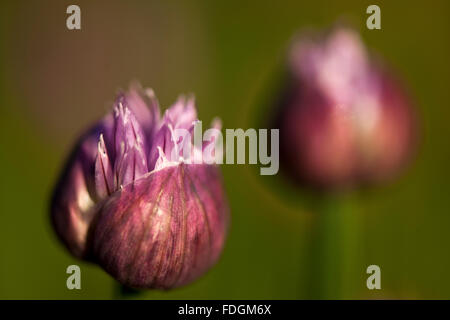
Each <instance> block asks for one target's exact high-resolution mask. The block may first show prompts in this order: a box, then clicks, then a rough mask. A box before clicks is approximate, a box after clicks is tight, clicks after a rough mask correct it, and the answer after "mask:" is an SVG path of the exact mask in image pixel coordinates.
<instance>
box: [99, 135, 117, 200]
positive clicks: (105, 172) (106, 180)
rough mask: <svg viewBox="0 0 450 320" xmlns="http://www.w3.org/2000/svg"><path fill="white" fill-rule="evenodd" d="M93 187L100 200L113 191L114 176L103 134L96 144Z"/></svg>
mask: <svg viewBox="0 0 450 320" xmlns="http://www.w3.org/2000/svg"><path fill="white" fill-rule="evenodd" d="M95 187H96V190H97V195H98V196H99V197H100V199H103V198H105V197H106V196H108V195H110V194H111V193H112V192H113V191H114V175H113V168H112V164H111V162H110V160H109V157H108V152H107V150H106V146H105V141H104V139H103V134H101V135H100V140H99V142H98V152H97V159H96V161H95Z"/></svg>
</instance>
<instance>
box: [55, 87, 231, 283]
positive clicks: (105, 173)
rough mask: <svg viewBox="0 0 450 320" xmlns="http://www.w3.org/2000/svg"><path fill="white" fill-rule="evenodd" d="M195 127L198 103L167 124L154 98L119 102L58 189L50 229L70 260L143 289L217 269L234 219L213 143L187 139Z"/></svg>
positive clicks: (125, 97) (135, 94) (147, 93)
mask: <svg viewBox="0 0 450 320" xmlns="http://www.w3.org/2000/svg"><path fill="white" fill-rule="evenodd" d="M197 121H198V119H197V113H196V109H195V104H194V100H193V99H192V98H189V99H186V98H185V97H181V98H179V99H178V101H177V102H176V103H175V104H174V105H173V106H172V107H171V108H169V109H168V110H166V112H165V114H164V116H162V117H161V116H160V111H159V105H158V102H157V100H156V98H155V96H154V94H153V92H152V91H151V90H149V89H147V90H143V89H141V88H140V87H138V86H136V85H135V86H132V87H131V88H130V90H129V91H128V92H126V93H122V94H119V96H118V97H117V99H116V101H115V103H114V108H113V112H112V113H109V114H107V115H106V116H105V117H104V118H103V119H101V120H100V121H99V123H97V124H96V125H95V126H94V127H93V128H92V129H91V130H89V131H88V132H87V133H86V134H84V135H83V136H82V137H81V139H80V140H79V143H78V144H77V146H76V147H75V150H74V151H73V154H72V155H71V157H70V159H69V162H68V164H67V165H66V168H65V170H64V174H63V175H62V177H61V179H60V180H59V183H58V185H57V187H56V189H55V193H54V196H53V200H52V206H51V216H52V221H53V224H54V227H55V230H56V232H57V234H58V236H59V237H60V238H61V240H62V241H63V242H64V243H65V245H66V246H67V247H68V249H69V250H70V252H71V253H72V254H74V255H75V256H77V257H79V258H84V259H88V260H92V261H94V262H96V263H98V264H100V265H101V266H102V267H103V268H104V269H105V270H106V271H107V272H109V273H110V274H111V275H112V276H113V277H115V278H116V279H117V280H119V281H120V282H121V283H123V284H125V285H128V286H131V287H137V288H172V287H177V286H180V285H183V284H186V283H188V282H190V281H192V280H194V279H195V278H197V277H198V276H200V275H201V274H203V273H204V272H205V271H206V270H208V269H209V268H210V267H211V266H212V265H213V264H214V263H215V262H216V261H217V259H218V257H219V255H220V253H221V251H222V248H223V245H224V241H225V237H226V232H227V227H228V222H229V212H228V206H227V201H226V196H225V192H224V188H223V184H222V180H221V176H220V172H219V171H218V168H217V167H216V166H215V165H214V164H209V163H212V162H211V161H203V160H204V158H205V157H204V156H203V154H204V152H203V151H204V149H205V148H207V147H208V145H209V144H210V143H212V142H213V140H214V139H213V138H212V139H211V141H210V142H208V143H203V144H200V145H195V144H194V143H193V141H192V139H190V137H191V136H190V135H189V134H186V133H190V132H192V131H193V130H194V125H195V123H196V122H197ZM216 123H217V122H216ZM216 126H217V124H216ZM180 132H181V134H180ZM213 156H214V155H213ZM206 157H207V156H206ZM206 160H210V159H206Z"/></svg>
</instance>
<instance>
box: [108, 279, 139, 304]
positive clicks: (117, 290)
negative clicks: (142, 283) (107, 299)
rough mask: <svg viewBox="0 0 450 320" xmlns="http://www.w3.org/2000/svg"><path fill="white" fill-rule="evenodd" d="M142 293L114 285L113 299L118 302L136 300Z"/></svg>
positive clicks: (117, 284)
mask: <svg viewBox="0 0 450 320" xmlns="http://www.w3.org/2000/svg"><path fill="white" fill-rule="evenodd" d="M141 293H142V291H140V290H137V289H134V288H130V287H127V286H124V285H122V284H120V283H114V289H113V298H114V299H119V300H126V299H136V298H138V297H139V295H140V294H141Z"/></svg>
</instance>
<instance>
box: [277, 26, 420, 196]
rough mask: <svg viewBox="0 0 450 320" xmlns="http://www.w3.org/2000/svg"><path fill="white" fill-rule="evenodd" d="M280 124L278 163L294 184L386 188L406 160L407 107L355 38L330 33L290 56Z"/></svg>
mask: <svg viewBox="0 0 450 320" xmlns="http://www.w3.org/2000/svg"><path fill="white" fill-rule="evenodd" d="M289 70H290V73H291V75H290V76H291V80H290V86H289V89H288V90H287V94H286V95H285V97H284V100H283V105H282V108H281V110H282V111H281V112H280V116H279V120H278V121H279V123H278V125H279V126H280V135H281V137H280V145H281V154H282V155H281V159H280V160H281V162H282V165H284V166H285V168H287V169H288V170H289V172H290V173H291V175H293V176H295V177H296V178H297V179H298V180H299V181H302V182H306V183H309V184H313V185H316V186H320V187H326V188H329V187H331V188H334V187H343V186H345V187H348V186H355V185H362V184H370V183H374V182H378V181H380V180H384V179H386V178H389V177H391V176H392V175H393V174H394V173H396V172H397V171H398V170H399V169H400V168H401V167H402V166H403V165H404V164H405V163H406V162H407V160H408V159H409V158H410V154H411V150H412V149H413V145H414V141H415V121H414V117H413V113H412V109H411V103H410V101H409V100H408V97H407V95H406V93H405V91H404V90H403V88H402V87H401V85H400V83H399V82H398V81H397V80H396V79H395V78H394V77H393V76H392V75H391V74H390V73H389V72H388V70H387V68H385V67H384V66H383V65H382V64H381V63H379V61H378V60H375V59H374V58H372V57H370V56H369V54H368V52H367V50H366V49H365V47H364V45H363V43H362V42H361V40H360V38H359V36H358V34H357V33H356V32H354V31H352V30H349V29H345V28H336V29H334V30H332V32H330V34H328V35H327V36H325V37H322V36H318V37H303V38H301V39H298V40H297V41H296V42H294V44H293V46H292V48H291V51H290V63H289Z"/></svg>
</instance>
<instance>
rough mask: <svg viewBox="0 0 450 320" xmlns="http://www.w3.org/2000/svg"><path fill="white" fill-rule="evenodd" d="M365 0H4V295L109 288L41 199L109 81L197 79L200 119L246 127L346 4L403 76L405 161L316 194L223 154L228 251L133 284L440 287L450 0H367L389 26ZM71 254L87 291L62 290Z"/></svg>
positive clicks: (264, 291)
mask: <svg viewBox="0 0 450 320" xmlns="http://www.w3.org/2000/svg"><path fill="white" fill-rule="evenodd" d="M70 4H78V5H79V6H80V7H81V23H82V29H81V30H80V31H69V30H67V28H66V18H67V14H66V8H67V6H68V5H70ZM370 4H373V1H360V0H355V1H322V0H315V1H298V0H296V1H275V2H274V1H261V0H258V1H231V0H230V1H186V2H180V1H177V2H172V1H158V2H156V1H136V0H135V1H83V0H77V1H59V0H58V1H56V0H55V1H47V0H45V1H24V0H20V1H2V2H1V4H0V39H1V42H0V45H1V50H0V108H1V109H0V141H1V151H0V168H1V169H2V170H1V174H0V181H1V182H0V185H1V189H0V298H2V299H30V298H33V299H109V298H113V297H115V296H116V293H117V288H116V284H115V282H114V280H113V279H112V278H111V277H110V276H108V275H107V274H106V273H105V272H103V271H102V270H101V269H100V268H98V267H97V266H95V265H90V264H87V263H84V262H79V261H77V260H75V259H74V258H72V257H71V256H70V255H69V254H68V253H67V251H66V250H65V249H64V248H63V247H62V246H61V245H60V243H59V242H58V241H57V240H56V237H55V235H54V233H53V231H52V230H51V228H50V223H49V218H48V200H49V197H50V194H51V192H52V188H53V184H54V182H55V180H56V178H57V176H58V174H59V172H60V170H61V167H62V165H63V161H64V159H65V158H66V156H67V153H68V152H69V151H70V149H71V147H72V144H73V142H74V141H75V139H76V137H77V136H78V135H79V134H80V133H81V132H82V130H83V129H85V128H86V127H87V126H88V125H89V124H91V123H92V122H93V121H95V119H97V118H98V117H100V116H101V115H103V114H104V113H105V112H106V111H108V109H109V108H110V106H111V102H112V100H113V99H114V96H115V94H116V92H117V91H118V89H120V88H127V87H128V84H129V83H130V81H131V80H139V81H140V82H141V83H142V84H143V85H144V86H147V87H152V88H153V89H154V90H155V92H156V94H157V96H158V98H159V100H160V103H161V104H162V106H166V107H167V106H169V105H170V104H171V103H172V102H174V101H175V99H176V98H177V96H178V95H179V94H181V93H190V92H193V93H195V95H196V99H197V105H198V110H199V116H200V119H202V120H203V121H204V122H209V121H210V120H211V119H212V118H213V117H214V116H219V117H221V118H222V120H223V124H224V127H225V128H249V127H252V126H254V123H255V119H261V116H262V113H263V112H265V108H264V107H262V104H263V102H264V101H263V100H264V99H265V97H270V96H271V94H272V92H275V90H274V88H275V87H276V82H277V81H276V79H277V75H278V74H279V70H280V66H282V64H283V58H284V54H285V50H286V47H287V45H288V44H289V40H290V39H291V38H292V36H293V35H294V34H295V33H296V32H297V31H298V30H301V29H302V28H305V27H316V28H322V27H329V26H330V25H332V24H333V23H334V22H335V21H336V20H342V19H344V20H345V21H347V22H349V23H351V24H352V25H353V26H354V27H355V28H356V29H357V30H359V31H360V32H361V34H362V36H363V39H364V41H365V42H366V44H367V45H368V46H369V47H370V48H372V49H373V50H375V51H376V52H378V53H379V54H381V55H383V56H384V57H385V59H386V60H387V61H388V62H389V63H390V64H391V65H392V66H394V67H395V69H396V70H397V71H398V73H399V74H400V75H401V76H402V77H403V79H404V80H405V82H406V84H407V86H408V87H409V89H410V91H411V92H412V94H413V97H414V99H415V101H416V111H417V113H418V115H419V118H420V125H421V142H420V148H419V151H418V154H417V156H416V159H415V161H414V162H413V163H412V165H411V166H410V167H409V169H408V170H407V171H406V172H405V173H404V174H403V175H402V176H401V178H400V179H397V180H396V181H394V182H392V183H390V184H388V185H385V186H382V187H377V188H373V189H372V190H366V191H364V192H352V193H348V194H344V195H339V196H336V197H332V199H328V200H327V201H324V202H326V203H320V202H321V200H320V199H316V200H313V201H315V202H316V204H315V205H310V203H308V202H310V201H306V200H305V198H308V197H305V196H304V195H303V194H302V192H301V191H298V190H297V189H295V188H293V186H291V185H290V184H289V183H287V182H285V181H284V180H283V179H282V177H280V176H259V175H258V171H257V170H256V169H257V168H255V167H253V166H247V165H233V166H231V165H224V166H222V172H223V175H224V180H225V184H226V189H227V193H228V196H229V201H230V205H231V211H232V226H231V229H230V233H229V238H228V242H227V244H226V248H225V250H224V253H223V255H222V258H221V260H220V262H219V263H218V264H217V266H216V267H215V268H213V269H212V270H211V271H210V272H209V273H208V274H207V275H205V276H204V277H202V278H201V279H200V280H198V281H196V282H195V283H193V284H191V285H189V286H187V287H184V288H180V289H176V290H172V291H167V292H160V291H148V292H145V293H143V294H141V295H138V296H136V298H145V299H166V298H167V299H169V298H170V299H210V298H211V299H307V298H344V299H347V298H356V299H366V298H367V299H380V298H383V299H406V298H412V299H416V298H421V299H449V298H450V273H449V270H450V250H449V245H450V232H449V227H450V210H449V195H450V183H449V178H450V174H449V164H450V148H449V143H448V141H449V137H450V125H449V119H450V108H449V101H450V90H449V79H450V62H449V56H450V44H449V39H450V25H449V24H450V22H449V21H450V19H449V12H450V4H449V2H448V1H444V0H442V1H438V0H434V1H422V2H411V1H376V4H378V5H379V6H380V7H381V25H382V29H381V30H373V31H371V30H367V29H366V26H365V24H366V18H367V16H368V15H367V14H366V13H365V12H366V8H367V6H368V5H370ZM317 202H319V203H317ZM314 208H320V210H315V209H314ZM317 211H322V213H320V212H317ZM323 211H326V212H328V213H329V214H331V218H330V217H329V218H327V219H326V221H324V220H323V219H322V218H321V217H322V214H323ZM70 264H78V265H80V267H81V270H82V274H81V277H82V278H81V281H82V282H81V283H82V289H81V290H73V291H70V290H68V289H67V288H66V279H67V276H68V275H67V274H66V267H67V266H68V265H70ZM371 264H376V265H379V266H380V267H381V286H382V289H381V290H372V291H370V290H368V289H367V288H366V279H367V276H368V275H367V274H366V268H367V266H369V265H371ZM115 292H116V293H115Z"/></svg>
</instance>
